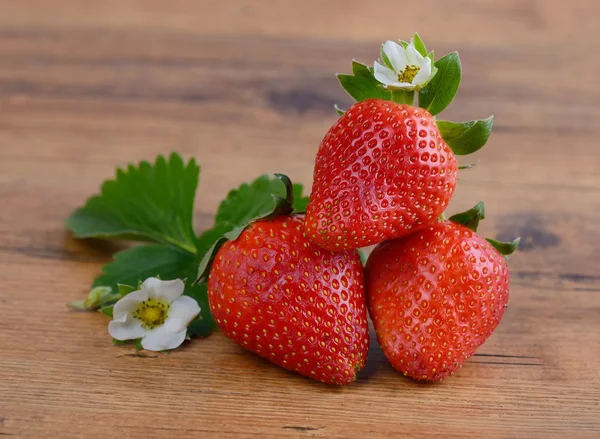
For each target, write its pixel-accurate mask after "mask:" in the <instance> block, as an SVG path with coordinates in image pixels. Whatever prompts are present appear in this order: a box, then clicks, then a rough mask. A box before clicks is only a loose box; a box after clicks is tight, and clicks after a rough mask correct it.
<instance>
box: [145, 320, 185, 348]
mask: <svg viewBox="0 0 600 439" xmlns="http://www.w3.org/2000/svg"><path fill="white" fill-rule="evenodd" d="M185 334H186V330H185V329H184V330H183V331H179V332H173V331H170V330H169V329H167V327H166V326H165V325H162V326H159V327H158V328H155V329H153V330H152V331H149V332H147V333H146V335H145V336H144V338H142V347H143V348H144V349H147V350H149V351H166V350H169V349H175V348H176V347H178V346H179V345H180V344H181V343H183V340H185Z"/></svg>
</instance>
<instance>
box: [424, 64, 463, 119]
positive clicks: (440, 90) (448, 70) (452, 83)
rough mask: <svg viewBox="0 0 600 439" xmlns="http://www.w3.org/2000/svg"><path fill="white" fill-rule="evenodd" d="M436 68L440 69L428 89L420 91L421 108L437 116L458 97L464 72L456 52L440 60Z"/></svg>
mask: <svg viewBox="0 0 600 439" xmlns="http://www.w3.org/2000/svg"><path fill="white" fill-rule="evenodd" d="M434 66H435V67H436V68H437V69H438V70H437V73H436V74H435V76H434V77H433V78H432V79H431V81H430V82H429V84H427V86H426V87H424V88H422V89H421V90H419V107H421V108H424V109H426V110H427V111H429V112H430V113H431V114H432V115H434V116H435V115H436V114H439V113H441V112H442V111H444V110H445V109H446V107H448V105H450V103H451V102H452V100H453V99H454V97H455V96H456V93H457V92H458V87H459V85H460V78H461V73H462V71H461V66H460V58H459V57H458V53H456V52H452V53H449V54H448V55H446V56H444V57H442V58H440V59H438V60H437V61H436V62H435V63H434Z"/></svg>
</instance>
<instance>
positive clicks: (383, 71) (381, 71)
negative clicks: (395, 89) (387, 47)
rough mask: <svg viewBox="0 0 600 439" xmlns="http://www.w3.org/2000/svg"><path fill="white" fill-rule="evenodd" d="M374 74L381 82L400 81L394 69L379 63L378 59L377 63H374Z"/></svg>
mask: <svg viewBox="0 0 600 439" xmlns="http://www.w3.org/2000/svg"><path fill="white" fill-rule="evenodd" d="M373 76H375V79H377V80H378V81H379V82H381V83H382V84H386V85H387V84H391V83H397V82H398V75H397V74H396V73H395V72H394V71H393V70H391V69H390V68H388V67H387V66H385V65H383V64H379V63H378V62H377V61H375V64H374V65H373Z"/></svg>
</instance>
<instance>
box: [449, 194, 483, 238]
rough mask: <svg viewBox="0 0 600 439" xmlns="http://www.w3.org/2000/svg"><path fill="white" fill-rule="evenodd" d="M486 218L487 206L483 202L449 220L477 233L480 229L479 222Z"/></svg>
mask: <svg viewBox="0 0 600 439" xmlns="http://www.w3.org/2000/svg"><path fill="white" fill-rule="evenodd" d="M484 218H485V206H484V204H483V201H481V202H479V203H477V205H476V206H475V207H473V208H471V209H469V210H467V211H465V212H461V213H457V214H456V215H452V216H451V217H450V218H449V220H450V221H452V222H455V223H458V224H462V225H463V226H465V227H468V228H469V229H471V230H473V231H474V232H477V228H478V227H479V221H481V220H482V219H484Z"/></svg>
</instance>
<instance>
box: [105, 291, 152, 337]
mask: <svg viewBox="0 0 600 439" xmlns="http://www.w3.org/2000/svg"><path fill="white" fill-rule="evenodd" d="M147 299H148V292H147V291H144V290H137V291H132V292H131V293H129V294H128V295H126V296H125V297H123V298H121V299H119V301H118V302H117V303H116V304H115V306H114V308H113V320H115V321H117V322H124V321H125V317H126V316H127V314H131V313H132V312H133V311H135V309H136V308H137V307H138V305H139V304H140V303H141V302H143V301H144V300H147ZM115 338H116V337H115Z"/></svg>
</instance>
